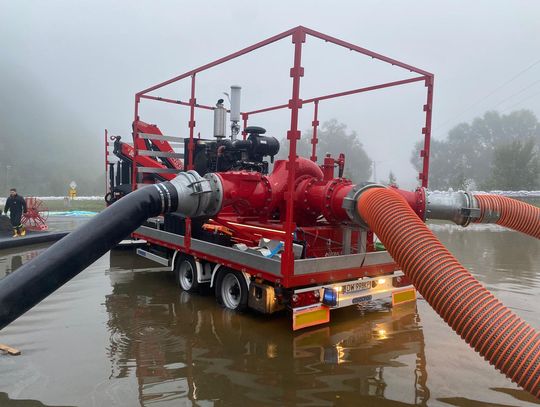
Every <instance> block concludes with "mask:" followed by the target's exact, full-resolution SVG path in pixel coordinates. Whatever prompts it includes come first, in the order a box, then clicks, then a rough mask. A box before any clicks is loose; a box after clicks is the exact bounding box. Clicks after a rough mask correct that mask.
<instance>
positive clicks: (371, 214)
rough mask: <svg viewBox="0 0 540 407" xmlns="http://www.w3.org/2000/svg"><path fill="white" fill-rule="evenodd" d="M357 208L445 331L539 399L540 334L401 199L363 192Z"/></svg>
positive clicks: (388, 193)
mask: <svg viewBox="0 0 540 407" xmlns="http://www.w3.org/2000/svg"><path fill="white" fill-rule="evenodd" d="M476 198H477V199H478V196H477V197H476ZM479 201H482V203H481V205H484V206H483V207H484V208H490V207H491V206H488V205H492V204H493V203H492V202H490V203H489V204H486V203H485V201H487V200H484V199H483V198H482V199H480V200H479ZM356 208H357V211H358V213H359V215H360V216H361V217H362V219H363V220H364V221H365V222H366V223H367V224H368V225H369V227H370V228H371V229H372V230H373V231H374V233H375V234H376V235H377V236H378V237H379V239H380V240H381V241H382V243H383V244H384V245H385V247H386V248H387V250H388V252H389V253H390V254H391V255H392V257H393V258H394V260H395V261H396V262H397V263H398V264H399V265H400V266H401V268H402V270H403V272H404V273H405V275H406V276H407V277H408V278H409V279H410V280H411V281H412V282H413V284H414V286H415V287H416V289H417V290H418V292H420V294H422V296H423V297H424V298H425V300H426V301H427V302H428V303H429V304H430V305H431V306H432V307H433V309H434V310H435V311H436V312H437V313H438V314H439V315H440V316H441V317H442V318H443V319H444V320H445V321H446V322H447V323H448V325H449V326H450V327H451V328H452V329H453V330H454V331H456V332H457V333H458V334H459V335H460V336H461V338H463V339H464V340H465V341H466V342H467V343H468V344H469V345H470V346H471V347H473V348H474V349H475V350H476V351H477V352H478V353H480V355H481V356H483V357H484V358H485V359H486V360H487V361H489V363H491V364H492V365H494V366H495V367H496V368H497V369H498V370H500V371H501V372H502V373H504V374H505V375H506V376H507V377H509V378H510V379H511V380H512V381H514V382H516V383H518V384H519V385H520V386H521V387H523V388H524V389H525V390H527V391H528V392H530V393H531V394H532V395H534V396H535V397H540V340H539V338H538V336H539V332H537V331H536V330H535V329H533V328H532V327H531V326H529V325H528V324H527V323H526V322H524V321H523V320H521V319H520V318H519V317H518V316H517V315H515V314H514V313H513V312H512V311H510V310H509V309H508V308H506V307H505V306H504V305H503V304H502V303H501V302H500V301H499V300H497V299H496V298H495V297H494V296H493V294H491V293H490V292H489V291H488V290H487V289H486V288H485V287H484V286H483V285H482V284H480V283H479V282H478V281H477V280H476V279H475V278H474V277H473V276H472V275H471V274H470V273H469V272H468V271H467V270H466V269H465V268H464V267H463V266H462V265H461V264H460V263H459V262H458V261H457V260H456V259H455V257H454V256H453V255H452V254H451V253H450V252H449V251H448V250H447V249H446V248H445V247H444V246H443V245H442V244H441V243H440V242H439V240H438V239H437V238H436V236H435V235H434V234H433V233H432V232H431V231H430V230H429V229H428V228H427V226H426V225H425V224H424V223H423V222H422V221H421V220H420V219H419V218H418V216H417V215H416V214H415V213H414V212H413V211H412V209H411V208H410V206H409V205H408V204H407V202H406V201H405V200H404V199H403V198H402V197H401V196H400V195H399V194H397V193H396V192H394V191H392V190H390V189H386V188H372V189H367V190H366V191H364V192H363V193H362V194H361V195H360V197H359V199H358V201H357V205H356ZM503 218H504V219H505V220H504V222H505V223H506V224H505V226H507V225H510V224H511V225H512V226H511V227H515V228H517V227H519V228H520V229H518V230H522V229H523V230H528V229H527V228H526V227H525V226H526V225H524V224H523V223H522V222H520V221H519V220H515V219H514V218H513V217H512V216H510V217H506V216H504V217H503V216H501V219H503ZM507 219H510V220H507ZM533 236H534V231H533Z"/></svg>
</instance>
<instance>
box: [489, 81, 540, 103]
mask: <svg viewBox="0 0 540 407" xmlns="http://www.w3.org/2000/svg"><path fill="white" fill-rule="evenodd" d="M539 82H540V79H538V80H536V81H534V82H533V83H530V84H528V85H527V86H525V87H524V88H523V89H521V90H519V91H517V92H516V93H512V94H511V95H510V96H508V97H506V98H504V99H503V100H502V101H500V102H499V103H497V104H496V105H495V106H493V107H492V108H491V109H495V108H496V107H499V106H500V105H502V104H503V103H504V102H506V101H507V100H510V99H512V98H513V97H514V96H517V95H519V94H520V93H523V92H525V91H526V90H529V89H530V88H532V87H533V86H534V85H536V84H537V83H539Z"/></svg>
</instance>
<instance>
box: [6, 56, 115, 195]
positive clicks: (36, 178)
mask: <svg viewBox="0 0 540 407" xmlns="http://www.w3.org/2000/svg"><path fill="white" fill-rule="evenodd" d="M0 85H1V87H2V92H0V196H7V194H8V192H9V188H12V187H15V188H17V189H18V190H19V191H20V192H21V194H23V195H25V196H32V195H34V196H51V195H55V196H65V195H67V193H68V189H69V183H70V181H72V180H74V181H75V182H76V183H77V185H78V188H77V190H78V193H79V195H98V194H103V190H104V185H105V180H104V177H105V173H104V161H103V160H104V158H103V138H102V136H101V134H99V133H97V134H96V133H94V131H95V129H89V128H88V127H87V126H86V125H85V124H84V123H82V122H81V120H80V118H78V117H77V116H76V115H74V114H73V113H72V111H71V109H70V107H69V106H66V105H64V104H62V103H61V102H60V101H58V100H52V99H51V97H50V96H49V95H47V94H46V93H45V92H43V91H42V89H41V88H40V87H39V86H38V85H37V84H36V83H32V82H31V80H30V79H28V77H27V76H23V75H19V74H17V73H16V71H15V70H14V69H8V67H6V66H5V65H2V64H0ZM98 131H99V130H98Z"/></svg>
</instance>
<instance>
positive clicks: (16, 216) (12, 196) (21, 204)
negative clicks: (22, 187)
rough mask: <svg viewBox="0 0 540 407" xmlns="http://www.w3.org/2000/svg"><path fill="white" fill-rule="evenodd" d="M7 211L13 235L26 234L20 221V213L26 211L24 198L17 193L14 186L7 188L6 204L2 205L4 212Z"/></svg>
mask: <svg viewBox="0 0 540 407" xmlns="http://www.w3.org/2000/svg"><path fill="white" fill-rule="evenodd" d="M8 211H9V218H10V220H11V226H12V227H13V237H17V236H24V235H26V230H25V229H24V227H23V225H22V223H21V218H22V215H23V213H26V200H25V199H24V198H23V197H22V196H21V195H18V194H17V190H16V189H15V188H11V189H10V190H9V197H8V199H7V200H6V206H4V213H7V212H8Z"/></svg>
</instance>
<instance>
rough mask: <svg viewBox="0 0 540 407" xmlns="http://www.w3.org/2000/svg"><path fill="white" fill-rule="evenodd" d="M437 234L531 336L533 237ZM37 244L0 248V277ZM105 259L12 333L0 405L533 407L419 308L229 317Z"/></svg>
mask: <svg viewBox="0 0 540 407" xmlns="http://www.w3.org/2000/svg"><path fill="white" fill-rule="evenodd" d="M433 228H434V230H435V232H436V233H437V235H438V236H439V237H440V239H441V240H442V241H443V243H444V244H446V245H447V247H448V248H449V249H450V250H451V251H452V252H453V253H454V254H455V255H456V256H457V257H458V259H459V260H460V261H461V262H462V263H463V264H464V265H465V266H466V267H467V268H468V269H469V270H470V271H471V272H473V274H474V275H475V276H476V277H477V278H478V279H479V280H480V281H482V282H483V283H484V284H485V285H486V286H487V287H488V289H490V290H492V292H493V293H494V294H495V295H496V296H497V297H498V298H500V299H501V300H502V301H503V302H504V303H505V304H507V305H508V306H510V308H512V310H513V311H515V312H516V313H517V314H519V315H520V316H522V317H523V318H524V319H525V320H527V321H528V322H529V323H531V324H532V325H533V326H534V327H535V328H540V314H539V313H538V310H540V300H539V295H540V241H538V240H534V239H532V238H528V237H525V236H521V235H519V234H517V233H514V232H508V231H501V229H499V228H497V227H491V226H490V227H480V228H476V229H475V228H468V229H465V230H464V229H460V228H458V227H450V226H448V227H447V226H439V225H435V226H434V227H433ZM40 250H43V247H29V248H24V249H19V250H12V251H3V252H0V278H1V277H3V275H5V274H6V273H10V272H12V271H13V270H15V269H16V268H17V267H18V266H20V265H21V264H22V263H24V262H26V261H28V260H29V259H30V258H32V257H34V256H35V255H37V254H38V253H39V252H40ZM154 266H155V265H154V264H153V263H150V262H148V261H147V260H145V259H142V258H139V257H136V256H135V255H134V254H133V253H132V252H130V251H125V250H123V251H114V252H111V253H109V254H107V255H106V256H104V257H102V258H101V259H99V260H98V261H97V262H96V263H95V264H93V265H92V266H91V267H89V268H88V269H87V270H86V271H85V272H83V273H82V274H80V275H79V276H78V277H76V278H75V279H74V280H73V281H71V282H70V283H68V284H67V285H65V286H64V287H62V288H61V289H60V290H59V291H58V292H56V293H55V294H54V295H52V296H51V297H49V298H48V299H46V300H45V301H43V303H41V304H40V305H39V306H38V307H36V308H35V309H33V310H31V311H30V312H28V313H27V314H26V315H25V316H23V317H21V318H20V319H19V320H17V321H16V322H15V323H13V324H12V325H11V326H9V327H8V328H6V329H5V330H3V331H2V332H0V343H6V344H9V345H11V346H14V347H17V348H20V349H21V350H22V352H23V353H22V355H21V356H18V357H13V356H0V406H2V407H3V406H7V407H13V406H43V405H46V406H139V405H144V406H184V405H186V406H189V405H194V406H212V405H216V406H222V405H246V406H247V405H303V406H324V405H361V406H383V407H384V406H416V405H418V406H466V407H469V406H473V407H476V406H534V405H537V404H538V402H536V401H534V400H532V398H531V397H530V396H528V394H527V393H525V392H524V391H521V390H519V389H518V388H517V387H516V386H515V385H513V384H512V383H511V382H510V381H509V380H507V379H506V378H505V377H504V376H502V375H501V374H499V373H498V372H496V371H495V370H494V369H493V368H492V367H491V366H489V365H488V363H487V362H485V361H484V360H483V359H481V358H480V356H478V355H477V354H476V353H475V352H474V351H473V350H472V349H470V348H469V347H468V345H466V344H465V343H464V342H463V341H462V340H461V339H459V338H458V336H457V335H455V334H454V333H453V331H452V330H451V329H450V328H449V327H448V326H447V325H446V324H445V323H444V322H443V321H442V320H441V319H440V318H439V317H438V316H437V315H436V314H435V312H434V311H432V310H431V308H430V306H429V305H428V304H427V303H426V302H425V301H423V300H422V299H419V300H418V301H417V302H416V303H413V304H405V305H401V306H399V307H396V308H394V309H392V310H378V311H372V312H367V313H365V314H363V313H362V311H360V310H357V309H346V310H340V311H335V312H333V313H332V322H331V323H330V324H329V325H327V326H322V327H314V328H312V329H307V330H303V331H299V332H297V333H293V332H291V330H290V319H289V318H287V315H286V314H281V315H276V316H272V317H265V316H261V315H256V314H252V313H247V314H243V315H242V314H234V313H231V312H229V311H227V310H224V309H222V308H220V307H219V306H218V305H217V304H216V302H215V299H214V297H213V296H212V295H190V294H187V293H181V292H179V290H178V289H176V287H175V285H174V279H173V277H172V275H171V274H170V273H169V272H166V271H160V270H162V269H157V268H155V267H154Z"/></svg>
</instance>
